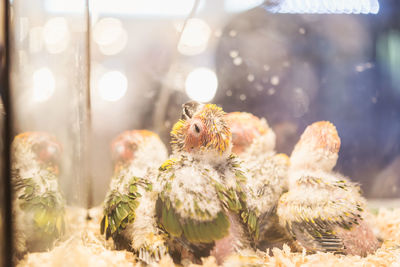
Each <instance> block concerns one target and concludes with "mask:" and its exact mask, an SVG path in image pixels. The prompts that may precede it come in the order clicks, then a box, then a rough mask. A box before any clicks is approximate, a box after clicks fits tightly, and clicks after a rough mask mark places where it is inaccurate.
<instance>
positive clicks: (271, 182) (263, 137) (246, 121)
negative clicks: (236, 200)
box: [226, 112, 290, 250]
mask: <svg viewBox="0 0 400 267" xmlns="http://www.w3.org/2000/svg"><path fill="white" fill-rule="evenodd" d="M226 120H227V122H228V126H229V127H230V129H231V132H232V141H233V151H234V152H235V153H237V154H238V155H239V158H240V160H242V162H243V164H242V166H243V167H244V169H245V171H246V174H247V178H248V179H247V183H246V184H245V189H246V190H245V194H246V207H247V208H246V211H245V212H244V213H243V214H242V215H243V216H244V217H245V218H247V220H250V221H254V222H253V223H250V224H249V226H251V227H250V228H249V231H250V233H251V234H252V238H253V240H254V242H255V243H256V246H257V247H258V248H259V249H261V250H266V249H267V248H271V247H276V246H278V247H279V246H282V245H283V244H284V243H285V242H290V237H289V236H288V233H287V232H286V230H285V229H284V228H282V227H281V226H280V225H279V223H278V217H277V215H276V206H277V204H278V201H279V198H280V196H281V195H282V194H283V193H284V192H285V191H287V170H288V166H289V158H288V157H287V156H286V155H285V154H276V153H275V150H274V149H275V140H276V137H275V133H274V132H273V130H272V129H271V128H270V127H269V125H268V123H267V121H266V120H265V119H260V118H258V117H256V116H254V115H252V114H250V113H246V112H231V113H228V114H227V115H226Z"/></svg>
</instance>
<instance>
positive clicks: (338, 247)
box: [278, 177, 364, 253]
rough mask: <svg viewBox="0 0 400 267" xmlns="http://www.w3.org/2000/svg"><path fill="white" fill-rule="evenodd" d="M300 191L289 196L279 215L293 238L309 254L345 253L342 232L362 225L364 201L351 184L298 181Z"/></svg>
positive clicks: (305, 178)
mask: <svg viewBox="0 0 400 267" xmlns="http://www.w3.org/2000/svg"><path fill="white" fill-rule="evenodd" d="M298 184H299V185H300V187H299V190H291V191H289V192H287V193H285V194H284V195H283V196H282V197H281V199H280V202H279V207H278V215H279V217H280V222H281V224H284V226H285V227H286V229H287V230H288V231H289V232H290V233H291V235H292V236H293V237H294V238H295V239H296V240H298V241H299V242H300V243H301V244H302V245H303V246H304V247H306V248H307V249H309V250H315V251H317V250H322V251H325V252H334V253H343V252H344V249H345V247H344V244H343V240H342V239H341V238H340V236H339V235H338V234H337V233H338V231H342V230H346V231H348V230H351V229H352V228H353V227H355V226H357V225H359V224H360V222H361V220H363V218H362V212H363V206H364V201H363V199H362V197H361V196H360V194H359V187H358V186H357V185H356V184H353V183H351V182H349V181H345V180H340V181H334V182H324V181H323V180H322V179H319V178H317V177H304V178H302V179H300V180H299V181H298Z"/></svg>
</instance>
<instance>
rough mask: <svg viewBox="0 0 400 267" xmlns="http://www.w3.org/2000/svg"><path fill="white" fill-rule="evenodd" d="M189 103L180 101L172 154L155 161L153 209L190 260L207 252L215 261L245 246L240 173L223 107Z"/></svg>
mask: <svg viewBox="0 0 400 267" xmlns="http://www.w3.org/2000/svg"><path fill="white" fill-rule="evenodd" d="M192 104H193V102H190V103H188V104H185V105H184V106H183V115H182V118H183V119H182V120H179V121H178V122H177V123H176V124H175V125H174V127H173V129H172V131H171V138H172V141H171V146H172V148H173V152H174V155H175V158H171V159H169V160H168V161H166V162H165V163H164V164H163V165H162V166H161V167H160V172H159V176H160V180H161V181H163V190H162V191H161V193H160V195H159V199H158V201H157V214H158V218H159V222H160V224H161V225H162V227H163V228H164V229H165V231H166V232H168V234H169V235H170V236H171V238H173V239H174V240H175V241H176V242H177V243H179V244H181V245H182V247H183V248H184V250H187V251H189V252H190V253H191V254H192V256H193V257H194V259H193V258H192V260H196V259H199V258H200V257H203V256H208V255H213V256H215V257H216V259H217V262H218V263H221V262H223V260H224V259H225V258H226V256H228V255H229V254H230V253H233V252H238V251H240V250H242V249H245V248H247V247H248V246H249V241H248V239H247V237H246V235H247V233H246V228H245V227H244V224H243V222H242V221H241V218H240V216H239V214H240V212H241V211H242V210H243V206H242V201H243V199H244V197H245V196H244V194H243V192H242V187H243V183H244V182H245V176H244V175H243V172H242V170H241V169H240V165H239V162H238V161H237V159H236V157H235V156H233V155H232V154H231V148H232V144H231V133H230V130H229V128H228V125H227V123H226V121H225V117H224V116H225V113H224V112H223V110H222V109H221V108H220V107H218V106H216V105H214V104H205V105H203V104H199V105H192ZM194 106H196V107H194ZM183 257H185V255H183Z"/></svg>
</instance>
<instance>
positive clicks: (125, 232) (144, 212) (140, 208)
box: [101, 130, 167, 263]
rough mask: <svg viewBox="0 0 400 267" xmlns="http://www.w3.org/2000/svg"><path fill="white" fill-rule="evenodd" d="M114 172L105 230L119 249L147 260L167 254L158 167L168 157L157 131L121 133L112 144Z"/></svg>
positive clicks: (150, 260)
mask: <svg viewBox="0 0 400 267" xmlns="http://www.w3.org/2000/svg"><path fill="white" fill-rule="evenodd" d="M111 149H112V158H113V161H114V175H113V177H112V178H111V183H110V190H109V191H108V193H107V195H106V199H105V201H104V217H103V219H102V221H101V233H102V234H104V233H105V234H106V238H107V239H108V238H109V237H110V236H111V237H112V238H113V240H114V243H115V246H116V248H117V249H128V250H132V251H134V252H135V253H136V254H137V256H138V258H139V259H140V260H141V261H143V262H145V263H153V262H157V261H159V260H160V258H161V257H162V256H163V255H165V254H166V253H167V248H166V246H165V237H166V236H165V234H164V233H163V232H162V231H161V229H160V228H158V226H157V221H156V218H155V203H156V199H157V191H156V190H157V189H158V188H159V185H158V183H157V179H156V178H157V175H156V170H157V167H158V166H160V165H161V163H162V162H163V161H164V160H165V159H167V149H166V147H165V145H164V144H163V143H162V141H161V140H160V138H159V137H158V135H157V134H155V133H153V132H150V131H147V130H133V131H126V132H123V133H121V134H120V135H119V136H118V137H117V138H116V139H115V140H114V141H113V143H112V146H111Z"/></svg>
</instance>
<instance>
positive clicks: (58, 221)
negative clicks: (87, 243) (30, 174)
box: [14, 177, 65, 237]
mask: <svg viewBox="0 0 400 267" xmlns="http://www.w3.org/2000/svg"><path fill="white" fill-rule="evenodd" d="M43 179H57V178H56V177H46V178H43ZM14 186H15V189H16V192H17V196H16V197H17V202H16V203H18V205H19V207H20V208H21V210H23V211H24V212H27V213H31V214H32V215H33V222H34V227H35V229H36V230H37V231H38V232H37V233H38V235H46V236H53V237H57V236H60V235H61V234H63V233H64V231H65V221H64V214H65V210H64V198H63V197H62V195H61V193H60V192H59V191H55V190H50V189H49V188H45V189H44V190H43V188H41V186H40V185H38V184H37V183H36V182H35V180H34V179H32V178H26V179H15V180H14ZM41 189H42V190H41Z"/></svg>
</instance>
